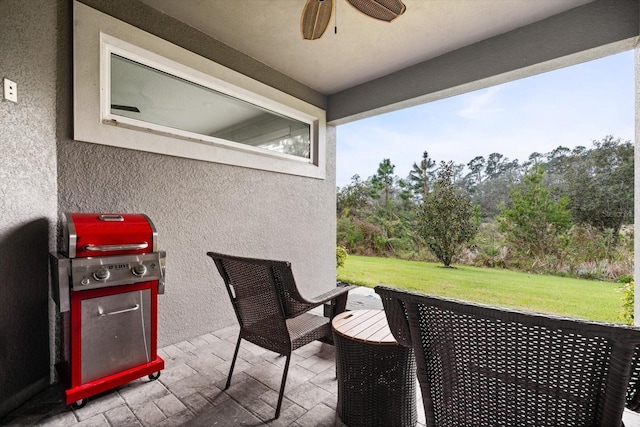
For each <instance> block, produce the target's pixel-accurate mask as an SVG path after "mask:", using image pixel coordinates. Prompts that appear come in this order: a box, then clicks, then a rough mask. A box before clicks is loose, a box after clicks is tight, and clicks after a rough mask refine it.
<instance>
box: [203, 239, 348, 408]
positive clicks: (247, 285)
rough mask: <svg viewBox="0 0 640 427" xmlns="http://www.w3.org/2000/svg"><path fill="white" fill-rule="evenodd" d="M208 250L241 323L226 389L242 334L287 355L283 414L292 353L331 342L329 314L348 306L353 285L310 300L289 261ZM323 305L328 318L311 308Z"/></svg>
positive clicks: (245, 337)
mask: <svg viewBox="0 0 640 427" xmlns="http://www.w3.org/2000/svg"><path fill="white" fill-rule="evenodd" d="M207 255H208V256H210V257H211V258H212V259H213V261H214V262H215V264H216V267H217V268H218V271H219V272H220V275H221V276H222V279H223V280H224V283H225V284H226V287H227V291H228V293H229V298H231V302H232V304H233V309H234V310H235V313H236V316H237V318H238V323H239V324H240V334H239V335H238V342H237V344H236V350H235V353H234V355H233V360H232V362H231V368H230V369H229V376H228V378H227V384H226V386H225V389H227V388H229V385H230V384H231V375H232V374H233V368H234V367H235V363H236V358H237V357H238V350H239V349H240V341H242V339H243V338H244V339H245V340H247V341H249V342H252V343H254V344H256V345H258V346H260V347H263V348H266V349H268V350H271V351H274V352H276V353H280V354H282V355H284V356H286V357H287V360H286V363H285V365H284V373H283V375H282V383H281V385H280V394H279V396H278V404H277V406H276V414H275V418H278V417H279V416H280V407H281V406H282V397H283V396H284V387H285V383H286V381H287V372H288V371H289V362H290V361H291V353H292V352H293V351H294V350H295V349H297V348H299V347H302V346H303V345H305V344H308V343H310V342H312V341H315V340H322V341H325V342H332V331H331V323H330V319H332V318H333V316H335V315H336V314H338V313H341V312H343V311H344V310H345V308H346V303H347V293H348V292H349V290H351V289H353V288H354V287H353V286H342V287H336V288H334V289H332V290H331V291H329V292H327V293H325V294H323V295H320V296H319V297H317V298H314V299H306V298H304V297H303V296H302V295H300V293H299V292H298V289H297V287H296V283H295V280H294V278H293V273H292V271H291V264H290V263H289V262H285V261H272V260H264V259H253V258H241V257H236V256H230V255H224V254H219V253H214V252H207ZM321 305H326V306H327V307H329V308H330V309H329V310H328V311H329V313H327V314H328V318H327V317H323V316H318V315H315V314H311V313H308V311H309V310H311V309H313V308H315V307H318V306H321Z"/></svg>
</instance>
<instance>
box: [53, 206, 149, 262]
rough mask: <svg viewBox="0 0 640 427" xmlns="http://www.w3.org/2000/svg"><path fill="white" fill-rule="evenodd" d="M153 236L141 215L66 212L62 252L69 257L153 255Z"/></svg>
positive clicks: (147, 222) (143, 216) (147, 223)
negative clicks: (151, 253)
mask: <svg viewBox="0 0 640 427" xmlns="http://www.w3.org/2000/svg"><path fill="white" fill-rule="evenodd" d="M157 235H158V233H157V231H156V229H155V227H154V225H153V223H152V222H151V220H150V219H149V217H147V216H146V215H144V214H105V213H102V214H101V213H66V214H65V221H64V224H63V241H62V246H63V248H62V252H63V253H64V254H65V255H66V256H68V257H69V258H85V257H96V256H105V255H109V256H111V255H125V254H145V253H150V252H157V250H158V249H157Z"/></svg>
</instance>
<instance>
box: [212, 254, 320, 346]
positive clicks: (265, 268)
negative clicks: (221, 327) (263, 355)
mask: <svg viewBox="0 0 640 427" xmlns="http://www.w3.org/2000/svg"><path fill="white" fill-rule="evenodd" d="M207 255H208V256H210V257H211V258H212V259H213V261H214V262H215V264H216V267H217V268H218V272H219V273H220V275H221V276H222V279H223V280H224V283H225V285H226V287H227V292H228V293H229V298H230V299H231V302H232V304H233V308H234V311H235V313H236V316H237V318H238V322H239V323H240V325H241V327H242V328H243V335H244V336H245V337H247V338H248V339H250V340H251V341H253V342H255V343H257V344H259V345H261V346H263V347H266V348H269V349H272V350H274V351H279V350H275V347H274V346H277V347H278V348H279V347H280V346H284V348H287V347H288V345H289V344H288V343H289V342H290V337H289V332H288V330H287V326H286V319H289V318H292V317H295V316H297V315H298V314H300V313H303V312H305V311H307V310H308V309H309V307H308V306H307V305H305V304H303V303H300V302H299V301H297V300H296V298H298V297H299V296H300V295H299V293H298V290H297V288H296V285H295V281H294V279H293V273H292V271H291V264H290V263H289V262H286V261H275V260H266V259H256V258H245V257H237V256H231V255H225V254H220V253H215V252H208V253H207Z"/></svg>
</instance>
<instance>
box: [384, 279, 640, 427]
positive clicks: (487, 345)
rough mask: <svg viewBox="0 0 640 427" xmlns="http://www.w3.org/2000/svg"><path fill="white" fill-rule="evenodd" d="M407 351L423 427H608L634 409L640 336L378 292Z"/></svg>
mask: <svg viewBox="0 0 640 427" xmlns="http://www.w3.org/2000/svg"><path fill="white" fill-rule="evenodd" d="M375 291H376V292H377V293H378V294H379V295H380V296H381V297H382V302H383V304H384V308H385V312H386V315H387V319H388V321H389V325H390V327H391V332H392V333H393V334H394V336H395V337H396V340H397V341H398V342H399V343H401V344H402V345H405V346H407V347H413V349H414V352H415V357H416V364H417V369H418V380H419V383H420V387H421V390H422V398H423V403H424V409H425V415H426V425H427V426H432V427H433V426H438V427H446V426H456V427H458V426H560V425H561V426H615V427H620V426H621V425H622V413H623V410H624V407H625V404H626V406H627V407H628V408H630V409H633V410H636V409H638V406H639V403H640V396H639V393H638V390H637V385H638V379H639V376H640V375H639V374H640V368H639V366H638V363H637V360H638V348H639V347H640V330H639V329H637V328H632V327H626V326H621V325H612V324H604V323H596V322H588V321H581V320H575V319H566V318H560V317H554V316H548V315H541V314H533V313H524V312H518V311H513V310H504V309H499V308H493V307H488V306H483V305H478V304H472V303H466V302H460V301H454V300H449V299H444V298H438V297H432V296H427V295H424V294H418V293H414V292H408V291H401V290H397V289H392V288H388V287H384V286H379V287H377V288H376V289H375Z"/></svg>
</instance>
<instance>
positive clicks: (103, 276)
mask: <svg viewBox="0 0 640 427" xmlns="http://www.w3.org/2000/svg"><path fill="white" fill-rule="evenodd" d="M93 278H94V279H96V280H100V281H102V280H107V279H108V278H109V270H107V269H106V268H101V269H99V270H96V271H94V272H93Z"/></svg>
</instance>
